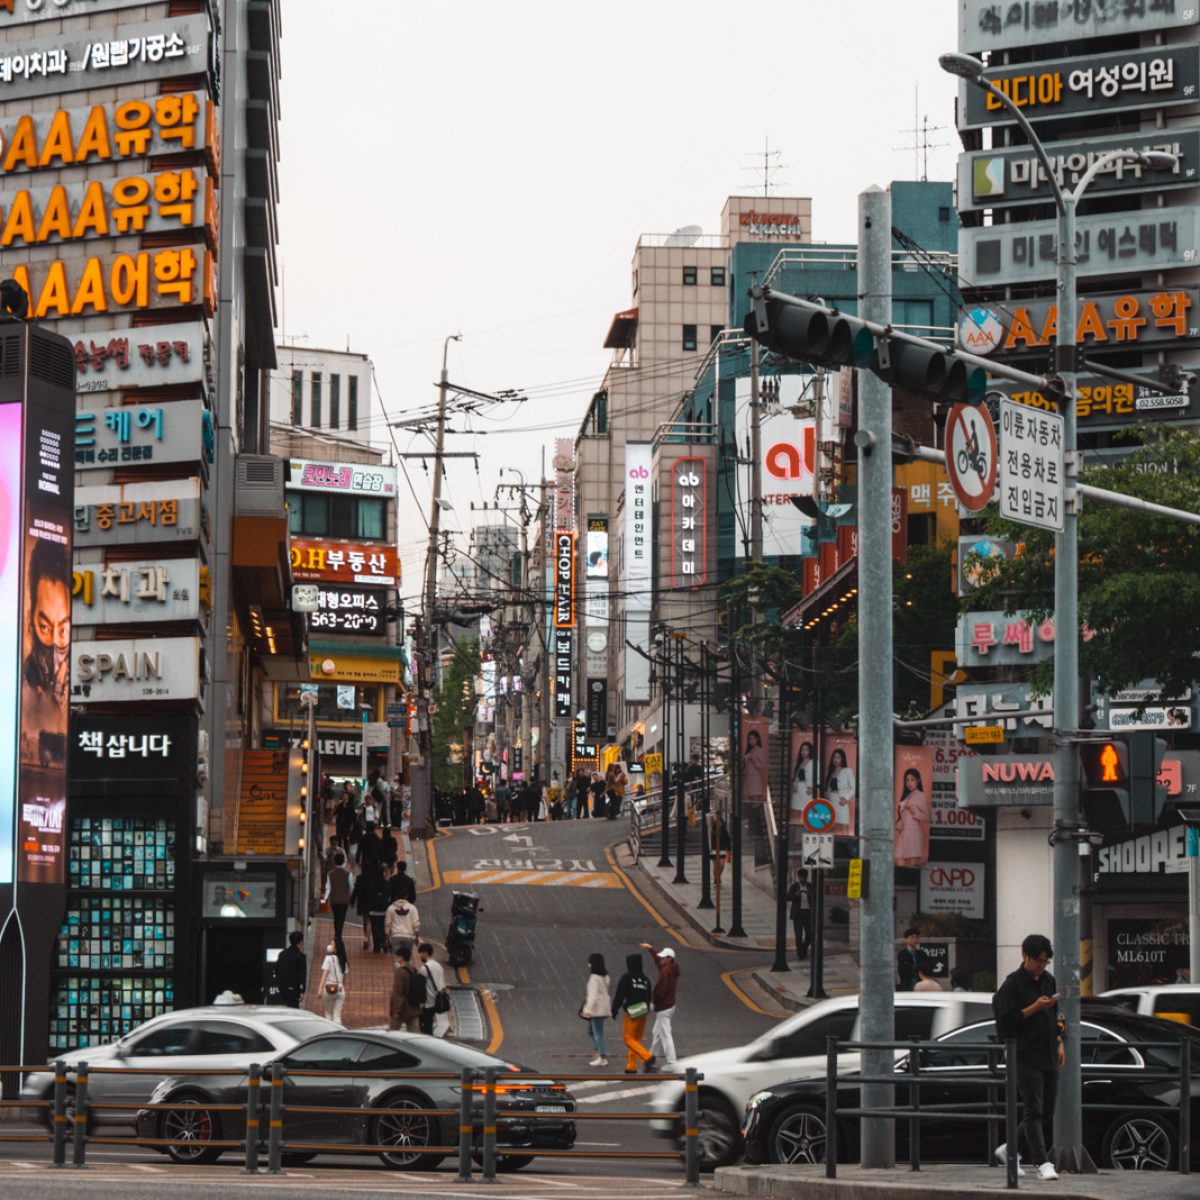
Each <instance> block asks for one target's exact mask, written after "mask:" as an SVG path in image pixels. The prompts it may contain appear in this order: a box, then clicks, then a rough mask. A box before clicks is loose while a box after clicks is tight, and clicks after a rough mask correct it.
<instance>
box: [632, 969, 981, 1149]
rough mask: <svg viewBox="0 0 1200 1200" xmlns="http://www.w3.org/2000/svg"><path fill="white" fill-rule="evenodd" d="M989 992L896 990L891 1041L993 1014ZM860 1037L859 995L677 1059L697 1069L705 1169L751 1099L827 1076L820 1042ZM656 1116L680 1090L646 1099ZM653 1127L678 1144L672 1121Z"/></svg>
mask: <svg viewBox="0 0 1200 1200" xmlns="http://www.w3.org/2000/svg"><path fill="white" fill-rule="evenodd" d="M991 1012H992V996H991V993H990V992H900V993H898V994H897V996H896V1037H897V1039H904V1038H910V1037H919V1038H923V1039H929V1038H933V1037H936V1036H937V1035H938V1034H940V1033H945V1032H947V1031H948V1030H951V1029H955V1028H957V1027H958V1026H959V1025H964V1024H966V1023H967V1022H968V1021H977V1020H979V1019H980V1018H982V1017H985V1016H991ZM830 1037H836V1038H838V1039H839V1040H840V1041H854V1040H855V1039H856V1038H857V1037H858V996H857V995H853V996H835V997H834V998H833V999H831V1000H822V1001H821V1002H820V1003H818V1004H814V1005H812V1007H810V1008H806V1009H804V1011H803V1012H799V1013H796V1014H795V1015H794V1016H791V1017H789V1018H788V1019H787V1020H786V1021H783V1022H782V1023H781V1024H779V1025H776V1026H775V1027H774V1028H773V1029H770V1030H768V1031H767V1032H766V1033H764V1034H763V1035H762V1036H761V1037H758V1038H755V1040H754V1041H752V1042H748V1043H747V1044H746V1045H744V1046H731V1047H730V1048H729V1049H727V1050H714V1051H711V1052H710V1053H707V1054H696V1055H693V1056H692V1057H690V1058H685V1059H681V1060H680V1062H679V1070H681V1071H682V1070H684V1069H686V1068H687V1067H695V1068H696V1069H697V1070H698V1071H700V1072H701V1073H702V1074H703V1076H704V1079H703V1081H702V1082H701V1084H700V1125H699V1128H700V1156H701V1163H702V1165H703V1167H704V1169H705V1170H712V1169H713V1168H714V1167H720V1166H725V1165H727V1164H728V1163H731V1162H733V1161H734V1160H735V1159H736V1158H737V1157H738V1155H739V1154H740V1153H741V1136H740V1133H739V1127H740V1125H741V1115H742V1112H743V1110H744V1109H745V1107H746V1101H747V1100H749V1098H750V1096H751V1095H752V1094H753V1093H754V1092H757V1091H761V1090H762V1089H763V1088H767V1087H772V1086H774V1085H775V1084H779V1083H785V1082H787V1081H788V1080H790V1079H802V1078H816V1077H819V1078H821V1079H823V1078H824V1077H825V1040H826V1038H830ZM839 1063H840V1065H841V1069H842V1070H854V1069H855V1068H856V1067H857V1066H858V1056H857V1055H856V1054H854V1055H851V1054H844V1055H842V1056H841V1057H840V1058H839ZM650 1108H651V1110H653V1111H655V1112H664V1113H665V1112H681V1111H682V1109H683V1084H682V1083H679V1082H677V1081H672V1082H669V1083H663V1084H660V1085H659V1087H658V1088H657V1089H656V1090H655V1092H654V1094H653V1096H652V1097H651V1099H650ZM651 1127H652V1128H653V1130H654V1132H655V1133H656V1134H657V1135H658V1136H659V1137H670V1138H674V1139H675V1140H676V1141H677V1142H679V1144H680V1145H682V1142H681V1138H680V1135H681V1132H682V1129H681V1124H680V1122H679V1120H678V1119H677V1118H658V1119H655V1120H654V1121H653V1122H651Z"/></svg>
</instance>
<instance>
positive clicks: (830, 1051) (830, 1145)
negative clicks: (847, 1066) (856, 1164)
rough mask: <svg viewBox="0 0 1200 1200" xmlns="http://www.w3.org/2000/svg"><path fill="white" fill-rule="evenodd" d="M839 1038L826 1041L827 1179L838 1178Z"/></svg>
mask: <svg viewBox="0 0 1200 1200" xmlns="http://www.w3.org/2000/svg"><path fill="white" fill-rule="evenodd" d="M837 1086H838V1061H837V1038H835V1037H830V1038H826V1039H825V1178H826V1179H836V1178H837Z"/></svg>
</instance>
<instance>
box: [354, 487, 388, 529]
mask: <svg viewBox="0 0 1200 1200" xmlns="http://www.w3.org/2000/svg"><path fill="white" fill-rule="evenodd" d="M383 504H384V502H383V501H382V500H374V499H372V498H371V497H369V496H360V497H359V498H358V532H357V533H356V534H355V537H360V538H377V539H382V538H383V536H384V523H383Z"/></svg>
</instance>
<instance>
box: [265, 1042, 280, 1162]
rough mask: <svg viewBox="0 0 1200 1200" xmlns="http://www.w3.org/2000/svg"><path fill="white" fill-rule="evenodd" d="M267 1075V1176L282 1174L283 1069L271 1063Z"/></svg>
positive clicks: (277, 1064)
mask: <svg viewBox="0 0 1200 1200" xmlns="http://www.w3.org/2000/svg"><path fill="white" fill-rule="evenodd" d="M267 1074H268V1075H269V1077H270V1080H271V1113H270V1119H269V1121H268V1125H267V1174H268V1175H282V1174H283V1067H282V1066H281V1065H280V1064H279V1063H272V1064H271V1066H270V1067H269V1068H268V1071H267Z"/></svg>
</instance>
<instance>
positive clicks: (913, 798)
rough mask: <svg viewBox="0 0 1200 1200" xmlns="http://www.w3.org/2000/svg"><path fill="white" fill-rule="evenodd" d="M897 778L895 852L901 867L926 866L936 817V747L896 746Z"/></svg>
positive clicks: (893, 841)
mask: <svg viewBox="0 0 1200 1200" xmlns="http://www.w3.org/2000/svg"><path fill="white" fill-rule="evenodd" d="M895 780H896V803H895V812H894V816H895V833H894V834H893V840H892V855H893V858H894V859H895V863H896V866H898V867H923V866H924V865H925V864H926V863H927V862H928V861H929V825H930V822H931V821H932V820H933V803H932V800H931V799H930V787H931V784H932V782H933V747H932V746H897V747H896V759H895Z"/></svg>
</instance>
